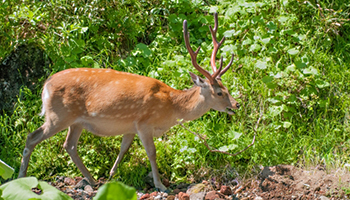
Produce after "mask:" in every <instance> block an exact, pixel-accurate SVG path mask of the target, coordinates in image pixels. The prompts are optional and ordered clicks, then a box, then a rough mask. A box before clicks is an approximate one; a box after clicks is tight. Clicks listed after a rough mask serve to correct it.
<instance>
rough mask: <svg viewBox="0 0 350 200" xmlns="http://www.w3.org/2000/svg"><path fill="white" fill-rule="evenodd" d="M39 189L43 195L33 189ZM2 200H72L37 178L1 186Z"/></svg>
mask: <svg viewBox="0 0 350 200" xmlns="http://www.w3.org/2000/svg"><path fill="white" fill-rule="evenodd" d="M36 187H37V188H39V189H40V190H41V191H42V193H41V194H40V195H39V194H36V193H34V192H33V191H32V188H36ZM0 189H1V190H2V196H1V197H2V198H4V199H20V200H36V199H39V200H49V199H50V200H51V199H54V200H71V199H72V198H70V197H69V196H68V195H66V194H65V193H63V192H61V191H59V190H57V189H56V188H55V187H53V186H51V185H49V184H48V183H46V182H44V181H38V180H37V179H36V178H35V177H25V178H19V179H16V180H13V181H10V182H8V183H5V184H3V185H2V186H0Z"/></svg>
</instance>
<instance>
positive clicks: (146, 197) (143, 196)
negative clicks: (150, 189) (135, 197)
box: [140, 193, 151, 200]
mask: <svg viewBox="0 0 350 200" xmlns="http://www.w3.org/2000/svg"><path fill="white" fill-rule="evenodd" d="M150 197H151V195H149V194H148V193H147V194H144V195H142V196H141V197H140V200H145V199H148V198H150Z"/></svg>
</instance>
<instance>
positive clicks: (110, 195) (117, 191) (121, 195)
mask: <svg viewBox="0 0 350 200" xmlns="http://www.w3.org/2000/svg"><path fill="white" fill-rule="evenodd" d="M94 200H137V195H136V189H135V188H133V187H129V186H127V185H124V184H123V183H121V182H110V183H106V184H104V185H103V186H101V187H100V188H99V189H98V191H97V194H96V196H95V197H94Z"/></svg>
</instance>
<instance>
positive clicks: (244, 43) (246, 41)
mask: <svg viewBox="0 0 350 200" xmlns="http://www.w3.org/2000/svg"><path fill="white" fill-rule="evenodd" d="M251 43H252V40H251V39H249V38H247V39H245V40H243V42H242V45H247V44H251Z"/></svg>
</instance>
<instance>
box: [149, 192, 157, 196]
mask: <svg viewBox="0 0 350 200" xmlns="http://www.w3.org/2000/svg"><path fill="white" fill-rule="evenodd" d="M157 194H158V192H152V193H151V194H149V195H150V197H155V196H157Z"/></svg>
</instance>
